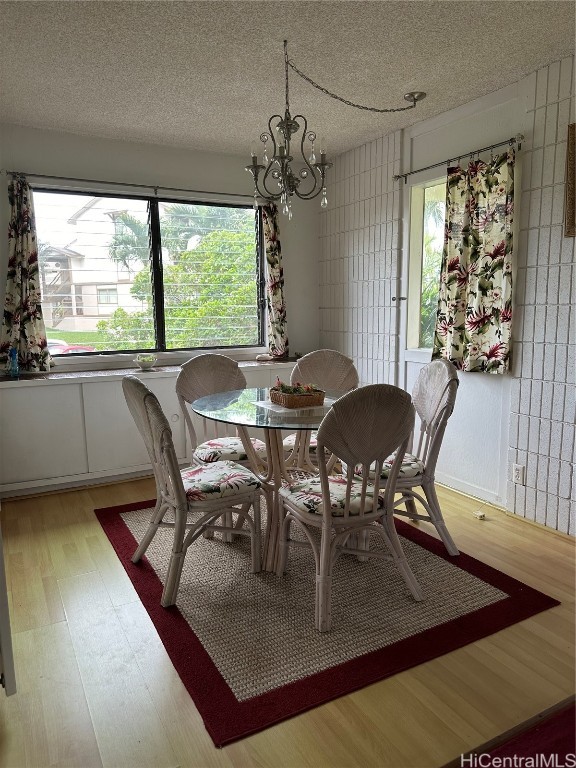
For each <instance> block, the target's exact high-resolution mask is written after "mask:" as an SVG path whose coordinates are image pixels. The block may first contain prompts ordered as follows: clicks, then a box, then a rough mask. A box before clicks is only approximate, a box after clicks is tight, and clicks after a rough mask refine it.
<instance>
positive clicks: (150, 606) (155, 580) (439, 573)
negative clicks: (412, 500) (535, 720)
mask: <svg viewBox="0 0 576 768" xmlns="http://www.w3.org/2000/svg"><path fill="white" fill-rule="evenodd" d="M153 506H154V501H147V502H141V503H138V504H131V505H125V506H118V507H108V508H105V509H97V510H95V513H96V516H97V518H98V520H99V521H100V523H101V525H102V527H103V529H104V531H105V532H106V534H107V536H108V538H109V539H110V541H111V543H112V546H113V547H114V549H115V550H116V553H117V555H118V557H119V559H120V561H121V562H122V564H123V566H124V568H125V569H126V572H127V573H128V576H129V577H130V579H131V581H132V583H133V585H134V587H135V589H136V592H137V593H138V595H139V597H140V599H141V601H142V603H143V605H144V606H145V608H146V609H147V611H148V613H149V615H150V617H151V619H152V621H153V623H154V625H155V627H156V630H157V632H158V634H159V636H160V639H161V640H162V642H163V643H164V646H165V648H166V650H167V652H168V655H169V656H170V658H171V660H172V663H173V664H174V667H175V669H176V671H177V672H178V674H179V675H180V678H181V679H182V681H183V683H184V685H185V686H186V688H187V690H188V692H189V693H190V695H191V697H192V699H193V700H194V703H195V705H196V706H197V708H198V711H199V712H200V714H201V716H202V718H203V720H204V724H205V726H206V729H207V731H208V733H209V734H210V736H211V737H212V740H213V741H214V744H215V745H216V746H218V747H221V746H224V745H225V744H228V743H230V742H232V741H235V740H237V739H240V738H243V737H245V736H247V735H249V734H251V733H255V732H257V731H259V730H262V729H264V728H267V727H268V726H270V725H273V724H274V723H278V722H280V721H282V720H285V719H287V718H289V717H293V716H294V715H297V714H299V713H301V712H304V711H306V710H308V709H311V708H312V707H316V706H318V705H319V704H322V703H324V702H327V701H330V700H331V699H334V698H337V697H338V696H343V695H345V694H347V693H351V692H352V691H355V690H358V689H359V688H363V687H364V686H366V685H369V684H370V683H374V682H376V681H378V680H382V679H384V678H386V677H389V676H391V675H394V674H396V673H398V672H401V671H402V670H405V669H408V668H410V667H413V666H416V665H417V664H421V663H423V662H425V661H429V660H430V659H433V658H436V657H437V656H441V655H443V654H445V653H449V652H450V651H453V650H455V649H456V648H460V647H462V646H463V645H467V644H468V643H472V642H474V641H476V640H479V639H480V638H482V637H486V636H487V635H490V634H492V633H494V632H497V631H499V630H501V629H504V628H505V627H508V626H510V625H511V624H514V623H516V622H518V621H522V620H523V619H526V618H528V617H529V616H533V615H534V614H536V613H539V612H540V611H543V610H546V609H548V608H551V607H553V606H555V605H558V604H559V603H558V602H557V601H556V600H554V599H552V598H550V597H548V596H547V595H544V594H542V593H541V592H538V591H536V590H534V589H532V588H531V587H528V586H527V585H525V584H522V583H521V582H519V581H517V580H515V579H513V578H511V577H509V576H506V575H505V574H504V573H501V572H500V571H497V570H495V569H494V568H491V567H490V566H488V565H485V564H484V563H481V562H480V561H478V560H476V559H474V558H472V557H470V556H468V555H466V554H460V555H459V556H457V557H450V556H449V555H447V554H446V553H445V550H444V547H443V545H442V544H441V543H440V542H439V541H437V540H436V539H434V538H433V537H432V536H429V535H428V534H426V533H424V532H423V531H421V530H419V529H418V528H416V527H415V526H412V525H410V524H407V523H404V522H402V521H400V520H399V521H397V527H398V531H399V533H400V534H401V536H402V544H403V547H404V550H405V553H406V556H407V558H408V560H409V562H410V565H411V567H412V569H413V571H414V573H415V575H416V578H417V579H418V581H419V583H420V585H421V586H422V588H423V592H424V596H425V599H424V601H423V602H419V603H417V602H415V601H414V600H413V599H412V597H411V595H410V593H409V592H408V590H407V588H406V586H405V584H404V581H403V580H402V577H401V576H400V574H399V573H398V571H397V569H396V567H395V566H394V565H393V563H391V562H387V561H379V560H374V559H371V560H369V561H367V562H359V561H358V560H357V559H356V558H354V557H341V558H340V559H339V560H338V563H337V564H336V567H335V572H334V577H333V599H332V627H333V628H332V631H331V632H329V633H323V634H320V633H318V632H317V631H316V630H315V628H314V594H315V575H314V559H313V555H312V553H311V551H310V550H309V549H307V548H300V547H291V548H290V554H289V558H288V565H287V572H286V575H285V576H284V577H283V578H279V577H277V576H276V575H275V574H272V573H259V574H252V573H251V572H250V547H249V540H248V538H247V537H240V536H237V537H235V539H234V540H233V541H232V542H231V543H225V542H223V541H222V540H221V539H220V538H219V537H215V538H214V539H199V540H197V541H196V542H195V543H194V544H193V545H192V547H191V548H190V550H189V551H188V554H187V557H186V561H185V565H184V570H183V575H182V581H181V586H180V590H179V593H178V600H177V605H176V606H173V607H172V608H168V609H166V608H162V607H161V606H160V595H161V592H162V584H163V582H164V579H165V570H166V565H167V563H168V559H169V554H170V548H171V543H172V531H171V530H170V529H161V530H160V531H159V532H158V533H157V535H156V537H155V538H154V540H153V542H152V544H151V545H150V547H149V548H148V551H147V553H146V557H145V558H143V559H142V561H141V562H140V563H138V564H136V565H134V564H133V563H132V562H131V561H130V557H131V555H132V553H133V552H134V550H135V548H136V542H137V541H139V540H140V538H141V537H142V535H143V533H144V531H145V530H146V527H147V524H148V519H149V517H150V514H151V511H152V508H153ZM293 529H294V526H293ZM294 534H295V535H296V531H294Z"/></svg>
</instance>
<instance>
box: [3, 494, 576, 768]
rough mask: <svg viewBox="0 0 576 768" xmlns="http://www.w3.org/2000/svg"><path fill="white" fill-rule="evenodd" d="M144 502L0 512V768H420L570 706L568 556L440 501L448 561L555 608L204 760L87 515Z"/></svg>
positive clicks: (57, 503)
mask: <svg viewBox="0 0 576 768" xmlns="http://www.w3.org/2000/svg"><path fill="white" fill-rule="evenodd" d="M153 496H154V484H153V482H152V480H148V479H144V480H137V481H132V482H126V483H121V484H115V485H108V486H98V487H91V488H86V489H81V490H75V491H69V492H62V493H53V494H46V495H42V496H38V497H35V498H27V499H18V500H12V501H3V503H2V514H1V519H2V532H3V536H4V547H5V557H6V569H7V578H8V585H9V600H10V610H11V620H12V633H13V643H14V655H15V663H16V676H17V684H18V693H17V694H16V695H14V696H12V697H10V698H6V697H5V696H4V695H3V694H2V693H0V766H2V767H4V766H6V767H10V768H24V766H30V767H31V766H38V767H41V768H46V767H47V766H70V767H72V768H88V767H91V766H105V768H111V767H112V766H115V767H116V766H118V767H119V768H120V767H121V768H128V767H132V766H134V768H148V767H153V768H167V767H168V766H187V767H190V768H198V767H201V768H204V767H206V768H212V766H237V767H239V766H246V768H248V767H249V766H258V768H264V767H269V768H284V767H286V768H288V767H290V768H304V767H309V766H310V767H314V768H320V767H324V766H326V768H340V766H342V767H343V766H351V767H352V766H358V768H409V767H416V768H433V767H434V766H442V765H443V764H444V763H447V762H449V761H450V760H453V759H454V758H455V757H457V756H458V755H459V754H460V753H462V752H466V751H468V750H470V749H472V748H474V747H476V746H478V745H480V744H482V743H484V742H486V741H489V740H490V739H492V738H494V737H495V736H496V735H497V734H499V733H501V732H504V731H507V730H508V729H510V728H512V727H514V726H515V725H517V724H518V723H520V722H522V721H524V720H527V719H528V718H530V717H532V716H534V715H535V714H537V713H538V712H540V711H543V710H545V709H547V708H548V707H550V706H552V705H554V704H555V703H557V702H559V701H561V700H562V699H564V698H566V697H567V696H569V695H570V694H571V693H573V691H574V541H573V540H572V539H569V538H568V537H563V536H560V535H557V534H554V533H551V532H548V531H545V530H542V529H540V528H538V527H536V526H532V525H529V524H526V523H523V522H521V521H518V520H515V519H513V518H511V517H508V516H506V515H505V514H504V513H503V512H501V511H499V510H496V509H493V508H491V507H490V506H489V505H484V507H483V510H484V511H485V512H486V519H485V520H482V521H481V520H477V519H476V518H474V517H473V516H472V512H474V511H476V510H478V509H479V508H480V506H481V503H480V502H478V501H474V500H472V499H469V498H467V497H465V496H462V495H460V494H458V493H455V492H454V491H449V490H442V489H441V492H440V497H441V503H442V507H443V510H444V513H445V516H446V518H447V522H448V525H449V528H450V530H451V532H452V534H453V536H454V538H455V540H456V542H457V544H458V545H459V547H460V548H461V550H462V551H464V552H467V553H469V554H471V555H473V556H475V557H478V558H479V559H481V560H483V561H484V562H486V563H488V564H490V565H492V566H494V567H495V568H499V569H500V570H502V571H505V572H506V573H508V574H510V575H511V576H514V577H516V578H518V579H520V580H522V581H524V582H525V583H527V584H529V585H531V586H533V587H536V588H538V589H541V590H542V591H545V592H547V593H548V594H550V595H552V596H554V597H556V598H557V599H559V600H561V601H562V605H560V606H559V607H557V608H553V609H552V610H549V611H545V612H544V613H541V614H539V615H537V616H535V617H533V618H531V619H528V620H527V621H523V622H521V623H519V624H515V625H514V626H512V627H510V628H509V629H506V630H504V631H502V632H498V633H496V634H494V635H491V636H490V637H487V638H485V639H483V640H480V641H479V642H476V643H472V644H471V645H468V646H466V647H464V648H461V649H459V650H457V651H455V652H454V653H450V654H447V655H445V656H442V657H440V658H437V659H435V660H433V661H431V662H428V663H426V664H422V665H420V666H417V667H415V668H413V669H410V670H408V671H406V672H403V673H401V674H398V675H395V676H394V677H392V678H390V679H388V680H384V681H382V682H380V683H377V684H375V685H371V686H369V687H367V688H364V689H363V690H361V691H358V692H356V693H353V694H352V695H350V696H345V697H342V698H340V699H337V700H336V701H333V702H330V703H328V704H326V705H324V706H321V707H318V708H316V709H314V710H312V711H310V712H308V713H305V714H303V715H300V716H298V717H295V718H293V719H291V720H288V721H287V722H285V723H281V724H279V725H277V726H274V727H272V728H269V729H267V730H266V731H263V732H262V733H259V734H256V735H254V736H251V737H249V738H247V739H244V740H242V741H240V742H238V743H236V744H232V745H230V746H228V747H226V748H224V749H222V750H219V749H215V748H214V746H213V745H212V742H211V740H210V738H209V737H208V735H207V734H206V732H205V730H204V726H203V724H202V720H201V718H200V716H199V715H198V713H197V711H196V709H195V707H194V705H193V703H192V701H191V700H190V698H189V696H188V694H187V693H186V691H185V689H184V688H183V686H182V684H181V682H180V680H179V678H178V676H177V675H176V673H175V672H174V670H173V668H172V665H171V663H170V661H169V660H168V658H167V656H166V653H165V651H164V648H163V646H162V644H161V643H160V641H159V639H158V637H157V635H156V633H155V630H154V628H153V626H152V624H151V622H150V620H149V618H148V615H147V613H146V612H145V610H144V609H143V607H142V605H141V603H140V602H139V600H138V598H137V596H136V594H135V592H134V590H133V588H132V585H131V583H130V581H129V580H128V578H127V576H126V574H125V572H124V569H123V568H122V566H121V565H120V563H119V562H118V560H117V559H116V556H115V554H114V552H113V550H112V548H111V546H110V545H109V543H108V540H107V538H106V536H105V535H104V533H103V532H102V529H101V528H100V525H99V524H98V522H97V521H96V519H95V517H94V514H93V509H94V508H97V507H105V506H110V505H114V504H124V503H128V502H131V501H137V500H141V499H148V498H152V497H153ZM190 554H191V553H190Z"/></svg>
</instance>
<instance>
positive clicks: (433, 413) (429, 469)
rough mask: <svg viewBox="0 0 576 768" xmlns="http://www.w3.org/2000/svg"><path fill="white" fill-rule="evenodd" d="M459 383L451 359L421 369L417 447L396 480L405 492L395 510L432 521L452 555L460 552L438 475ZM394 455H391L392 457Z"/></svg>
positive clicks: (416, 399)
mask: <svg viewBox="0 0 576 768" xmlns="http://www.w3.org/2000/svg"><path fill="white" fill-rule="evenodd" d="M458 384H459V381H458V374H457V372H456V368H455V367H454V365H453V364H452V363H450V362H448V360H432V362H431V363H428V365H425V366H424V367H423V368H422V370H421V371H420V373H419V375H418V378H417V379H416V383H415V385H414V387H413V389H412V402H413V403H414V407H415V408H416V413H417V414H418V417H419V419H420V434H419V435H418V444H417V445H416V446H415V448H414V446H413V448H412V449H414V452H413V453H406V455H405V456H404V459H403V461H402V466H401V467H400V474H399V476H398V480H397V481H396V489H397V491H398V492H399V493H402V499H401V500H399V501H397V502H396V510H395V511H396V514H397V515H401V516H403V517H408V518H410V519H411V520H414V521H418V520H425V521H427V522H430V523H432V525H433V526H434V527H435V528H436V530H437V531H438V535H439V536H440V538H441V540H442V542H443V543H444V546H445V547H446V550H447V551H448V554H450V555H458V554H459V552H458V548H457V547H456V544H455V543H454V540H453V539H452V536H451V535H450V533H449V532H448V528H447V527H446V523H445V521H444V517H443V515H442V510H441V509H440V502H439V501H438V496H437V494H436V487H435V475H436V462H437V461H438V455H439V453H440V447H441V445H442V440H443V438H444V432H445V431H446V424H447V423H448V419H449V418H450V415H451V414H452V411H453V410H454V403H455V402H456V393H457V391H458ZM414 437H415V436H414ZM412 449H410V450H412ZM393 458H394V457H390V460H392V459H393ZM388 466H389V465H388V463H387V464H385V466H384V470H383V472H384V477H386V476H387V472H388ZM416 488H422V491H423V492H424V495H422V494H421V493H418V491H416V490H415V489H416ZM416 500H417V501H419V502H420V504H421V505H422V506H423V507H424V510H425V512H426V514H420V513H418V511H417V508H416Z"/></svg>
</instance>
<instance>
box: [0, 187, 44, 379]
mask: <svg viewBox="0 0 576 768" xmlns="http://www.w3.org/2000/svg"><path fill="white" fill-rule="evenodd" d="M8 200H9V203H10V208H11V211H10V223H9V225H8V279H7V281H6V298H5V301H4V319H3V321H2V328H1V330H0V365H2V364H4V365H5V367H6V370H8V369H9V356H10V350H11V349H13V348H15V349H16V350H17V352H18V364H19V368H20V370H21V371H47V370H50V353H49V352H48V347H47V343H46V329H45V328H44V321H43V319H42V306H41V295H40V273H39V270H38V247H37V242H36V222H35V219H34V204H33V201H32V190H31V189H30V187H29V186H28V182H27V181H26V177H25V176H22V175H17V174H13V175H12V180H11V181H10V183H9V186H8Z"/></svg>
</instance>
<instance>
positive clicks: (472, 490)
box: [436, 472, 505, 507]
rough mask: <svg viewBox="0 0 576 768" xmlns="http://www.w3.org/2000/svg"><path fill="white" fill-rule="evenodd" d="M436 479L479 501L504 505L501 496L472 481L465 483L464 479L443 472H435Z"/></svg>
mask: <svg viewBox="0 0 576 768" xmlns="http://www.w3.org/2000/svg"><path fill="white" fill-rule="evenodd" d="M436 480H437V481H438V482H439V483H440V484H441V485H446V486H448V488H453V489H454V490H455V491H460V492H461V493H465V494H466V495H467V496H473V497H474V498H475V499H479V500H480V501H487V502H489V503H490V504H496V506H498V507H504V506H505V502H504V500H503V499H502V497H501V496H500V495H499V494H498V493H497V492H496V491H491V490H488V489H487V488H482V487H481V486H479V485H474V483H467V482H466V481H465V480H459V479H458V478H456V477H452V476H451V475H446V474H444V473H443V472H436Z"/></svg>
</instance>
